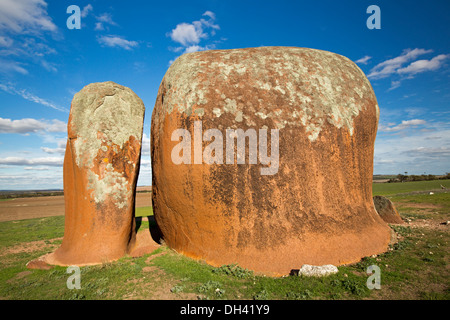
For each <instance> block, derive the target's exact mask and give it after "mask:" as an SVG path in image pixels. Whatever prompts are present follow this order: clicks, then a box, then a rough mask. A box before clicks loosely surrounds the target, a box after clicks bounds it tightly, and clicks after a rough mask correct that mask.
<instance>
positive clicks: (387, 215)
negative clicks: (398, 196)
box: [373, 196, 404, 224]
mask: <svg viewBox="0 0 450 320" xmlns="http://www.w3.org/2000/svg"><path fill="white" fill-rule="evenodd" d="M373 204H374V205H375V210H376V211H377V213H378V214H379V215H380V217H381V218H382V219H383V220H384V221H385V222H386V223H396V224H402V223H404V222H403V220H402V218H401V217H400V214H399V213H398V211H397V209H395V206H394V204H393V203H392V201H391V200H389V199H388V198H386V197H383V196H375V197H373Z"/></svg>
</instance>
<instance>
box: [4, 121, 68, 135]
mask: <svg viewBox="0 0 450 320" xmlns="http://www.w3.org/2000/svg"><path fill="white" fill-rule="evenodd" d="M66 130H67V124H66V123H65V122H63V121H60V120H57V119H54V120H51V121H48V120H36V119H32V118H25V119H19V120H11V119H3V118H0V133H20V134H26V133H35V132H39V131H47V132H66Z"/></svg>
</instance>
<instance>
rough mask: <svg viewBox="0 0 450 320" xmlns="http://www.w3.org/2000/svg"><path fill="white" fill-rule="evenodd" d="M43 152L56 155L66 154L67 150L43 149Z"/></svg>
mask: <svg viewBox="0 0 450 320" xmlns="http://www.w3.org/2000/svg"><path fill="white" fill-rule="evenodd" d="M41 150H42V151H44V152H45V153H49V154H55V153H59V154H64V153H65V152H66V148H47V147H41Z"/></svg>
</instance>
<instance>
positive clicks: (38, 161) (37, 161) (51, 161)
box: [0, 157, 64, 167]
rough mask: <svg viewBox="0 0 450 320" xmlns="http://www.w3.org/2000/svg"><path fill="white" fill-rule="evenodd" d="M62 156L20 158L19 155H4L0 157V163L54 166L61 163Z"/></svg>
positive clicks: (62, 160)
mask: <svg viewBox="0 0 450 320" xmlns="http://www.w3.org/2000/svg"><path fill="white" fill-rule="evenodd" d="M63 162H64V158H62V157H42V158H31V159H30V158H21V157H6V158H0V164H6V165H12V166H35V165H36V166H42V165H44V166H55V167H60V166H62V165H63Z"/></svg>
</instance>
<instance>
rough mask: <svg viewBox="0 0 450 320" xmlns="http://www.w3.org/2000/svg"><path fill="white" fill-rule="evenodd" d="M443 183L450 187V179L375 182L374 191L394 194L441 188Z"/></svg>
mask: <svg viewBox="0 0 450 320" xmlns="http://www.w3.org/2000/svg"><path fill="white" fill-rule="evenodd" d="M441 185H443V186H444V187H446V188H447V189H450V180H431V181H410V182H395V183H373V184H372V193H373V195H374V196H377V195H383V196H387V195H394V194H399V193H410V192H420V191H429V190H440V189H441Z"/></svg>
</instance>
